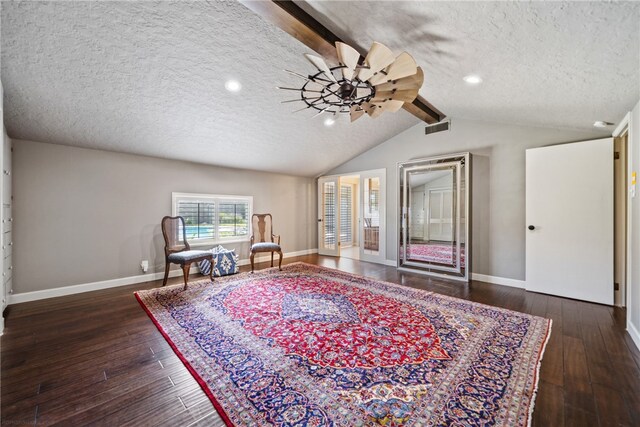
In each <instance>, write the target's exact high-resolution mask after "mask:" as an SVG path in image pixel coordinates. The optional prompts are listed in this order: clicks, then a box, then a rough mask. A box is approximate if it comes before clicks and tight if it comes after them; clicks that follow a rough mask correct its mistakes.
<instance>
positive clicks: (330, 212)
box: [318, 177, 340, 256]
mask: <svg viewBox="0 0 640 427" xmlns="http://www.w3.org/2000/svg"><path fill="white" fill-rule="evenodd" d="M339 216H340V209H338V178H337V177H334V178H320V179H318V253H319V254H320V255H331V256H339V255H340V245H339V244H338V243H339V239H338V236H339V235H338V233H339V232H340V230H339V229H338V224H339V223H340V218H339Z"/></svg>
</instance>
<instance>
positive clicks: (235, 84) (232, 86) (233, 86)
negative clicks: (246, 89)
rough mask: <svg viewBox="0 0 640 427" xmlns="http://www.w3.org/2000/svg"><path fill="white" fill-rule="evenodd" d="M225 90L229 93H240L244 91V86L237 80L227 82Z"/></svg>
mask: <svg viewBox="0 0 640 427" xmlns="http://www.w3.org/2000/svg"><path fill="white" fill-rule="evenodd" d="M224 87H225V89H227V90H228V91H229V92H238V91H240V89H242V85H241V84H240V82H239V81H237V80H227V81H226V83H225V84H224Z"/></svg>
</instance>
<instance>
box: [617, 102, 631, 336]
mask: <svg viewBox="0 0 640 427" xmlns="http://www.w3.org/2000/svg"><path fill="white" fill-rule="evenodd" d="M632 131H633V129H632V127H631V112H630V111H629V112H627V114H625V115H624V117H623V118H622V120H621V121H620V123H618V125H617V126H616V128H615V130H614V131H613V133H612V134H611V136H612V137H613V138H618V137H620V136H622V135H624V134H625V132H626V134H627V177H626V178H627V179H626V183H627V224H626V228H627V230H626V231H627V232H626V234H627V248H626V252H627V256H626V260H625V268H626V275H627V280H626V285H625V290H624V294H625V295H624V306H625V307H628V306H629V301H630V300H631V298H632V294H633V292H634V291H635V289H633V286H631V280H630V278H631V261H632V260H631V249H632V248H631V242H632V239H631V238H632V230H633V222H632V218H633V215H632V213H633V212H632V208H633V206H632V200H631V199H632V196H631V191H632V187H631V185H633V184H631V176H630V175H629V174H631V173H633V144H631V141H632V139H631V138H632ZM634 190H635V188H634ZM630 323H631V310H627V325H629V324H630Z"/></svg>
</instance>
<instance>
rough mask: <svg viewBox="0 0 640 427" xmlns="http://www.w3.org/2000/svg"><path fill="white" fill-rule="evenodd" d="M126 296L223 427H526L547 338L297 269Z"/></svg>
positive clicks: (486, 314)
mask: <svg viewBox="0 0 640 427" xmlns="http://www.w3.org/2000/svg"><path fill="white" fill-rule="evenodd" d="M136 297H137V298H138V300H139V301H140V304H141V305H142V307H143V308H144V309H145V310H146V311H147V313H148V314H149V316H150V317H151V319H152V320H153V322H154V323H155V324H156V326H157V327H158V329H159V330H160V332H162V334H163V335H164V337H165V338H166V339H167V341H168V342H169V343H170V344H171V346H172V347H173V349H174V350H175V352H176V354H177V355H178V356H179V357H180V358H181V359H182V361H183V362H184V364H185V365H186V366H187V368H188V369H189V371H190V372H191V373H192V374H193V376H194V377H195V378H196V379H197V380H198V382H199V383H200V385H201V386H202V388H203V389H204V391H205V392H206V394H207V395H208V396H209V398H210V399H211V401H212V402H213V404H214V406H215V407H216V409H217V410H218V412H219V413H220V416H221V417H222V419H223V420H224V421H225V422H226V424H227V425H230V426H297V425H305V426H451V425H458V426H463V425H465V426H469V425H483V426H484V425H502V426H526V425H527V424H528V423H529V422H530V418H531V413H532V411H533V404H534V399H535V394H536V388H537V382H538V372H539V367H540V361H541V359H542V354H543V352H544V348H545V345H546V342H547V339H548V337H549V334H550V332H551V321H550V320H548V319H543V318H540V317H535V316H530V315H527V314H523V313H517V312H514V311H509V310H505V309H501V308H496V307H490V306H487V305H482V304H477V303H473V302H469V301H464V300H460V299H456V298H451V297H447V296H442V295H438V294H435V293H431V292H426V291H422V290H417V289H412V288H408V287H405V286H400V285H395V284H392V283H386V282H380V281H377V280H373V279H368V278H366V277H361V276H356V275H353V274H349V273H344V272H340V271H336V270H332V269H327V268H323V267H318V266H314V265H308V264H304V263H296V264H290V265H287V266H285V267H283V268H282V271H278V270H277V269H268V270H263V271H260V272H257V273H254V274H250V273H243V274H240V275H236V276H227V277H223V278H220V279H218V278H216V280H215V281H214V282H213V283H211V282H209V281H202V282H198V283H193V284H190V285H189V288H188V289H187V290H183V286H182V285H176V286H170V287H166V288H158V289H151V290H146V291H140V292H137V293H136Z"/></svg>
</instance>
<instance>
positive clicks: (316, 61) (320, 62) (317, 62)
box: [304, 53, 336, 82]
mask: <svg viewBox="0 0 640 427" xmlns="http://www.w3.org/2000/svg"><path fill="white" fill-rule="evenodd" d="M304 57H305V58H307V59H308V60H309V62H311V63H312V64H313V66H314V67H316V68H317V69H318V70H319V71H322V72H323V73H324V74H325V75H326V76H327V77H328V78H330V79H331V80H333V81H334V82H335V81H336V78H335V77H334V76H333V73H332V72H331V70H330V69H329V66H328V65H327V63H326V62H324V59H322V58H320V57H319V56H314V55H309V54H308V53H305V54H304Z"/></svg>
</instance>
